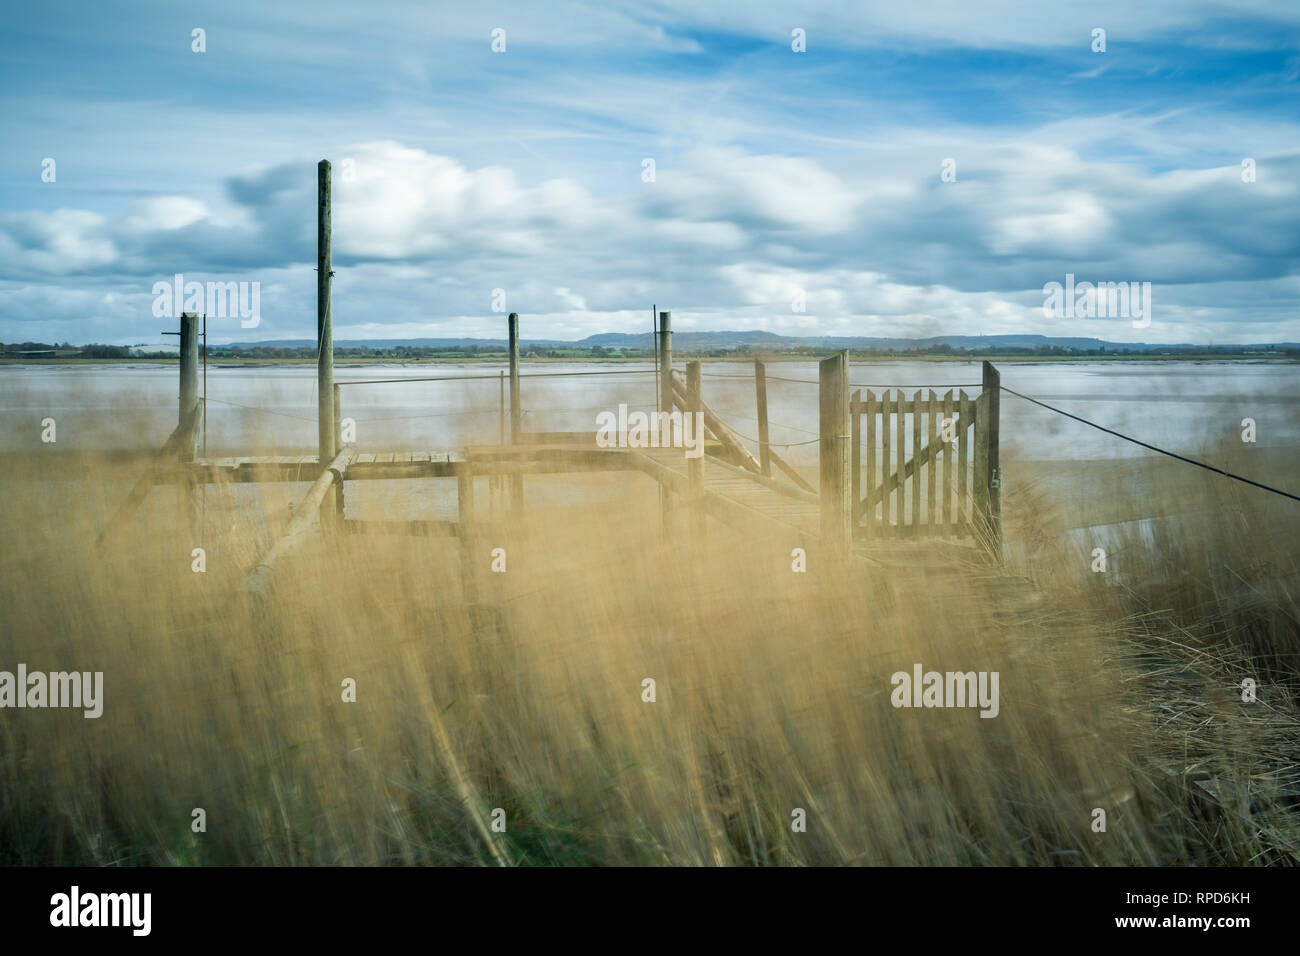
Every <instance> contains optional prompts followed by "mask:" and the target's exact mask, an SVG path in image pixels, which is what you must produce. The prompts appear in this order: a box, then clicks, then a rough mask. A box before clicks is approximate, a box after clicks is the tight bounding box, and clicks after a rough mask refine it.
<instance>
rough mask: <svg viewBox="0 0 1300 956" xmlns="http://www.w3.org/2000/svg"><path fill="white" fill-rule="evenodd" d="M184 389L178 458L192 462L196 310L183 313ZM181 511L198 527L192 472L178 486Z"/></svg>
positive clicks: (196, 378) (195, 439)
mask: <svg viewBox="0 0 1300 956" xmlns="http://www.w3.org/2000/svg"><path fill="white" fill-rule="evenodd" d="M180 371H181V391H180V403H179V405H180V407H179V409H178V412H177V424H178V425H183V426H187V430H186V432H185V434H184V435H183V436H182V437H181V439H180V446H179V448H178V449H177V451H178V454H177V457H178V458H179V459H180V461H181V462H182V463H188V462H192V461H193V460H194V455H195V453H196V452H197V451H198V442H199V414H200V412H199V317H198V315H197V314H195V313H193V312H182V313H181V350H180ZM178 491H179V494H178V503H179V505H180V508H181V513H182V514H183V515H185V518H186V520H187V521H188V522H189V527H190V531H191V533H193V534H195V535H197V534H199V532H200V528H199V486H198V481H197V479H196V478H195V476H194V473H193V472H187V473H186V475H185V478H184V480H183V481H182V482H181V483H180V485H179V487H178Z"/></svg>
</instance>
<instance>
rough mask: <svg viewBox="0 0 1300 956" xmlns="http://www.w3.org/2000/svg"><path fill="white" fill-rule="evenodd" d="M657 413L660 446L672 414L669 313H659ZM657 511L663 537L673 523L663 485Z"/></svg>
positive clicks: (662, 485) (670, 324) (671, 329)
mask: <svg viewBox="0 0 1300 956" xmlns="http://www.w3.org/2000/svg"><path fill="white" fill-rule="evenodd" d="M659 381H660V383H661V386H660V389H659V412H660V415H661V416H662V417H661V419H660V435H659V443H660V444H661V445H662V444H663V440H664V434H663V432H664V430H665V429H668V428H670V427H671V425H670V424H669V421H670V418H669V416H671V415H672V412H673V314H672V313H671V312H660V313H659ZM659 511H660V514H661V515H662V519H663V520H662V527H663V533H664V534H665V535H671V534H672V521H673V500H672V494H671V492H669V490H668V488H667V486H666V485H664V484H662V483H661V484H660V485H659Z"/></svg>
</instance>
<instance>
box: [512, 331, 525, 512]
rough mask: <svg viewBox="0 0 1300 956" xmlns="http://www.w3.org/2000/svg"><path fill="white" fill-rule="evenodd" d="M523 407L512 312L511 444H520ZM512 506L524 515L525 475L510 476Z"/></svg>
mask: <svg viewBox="0 0 1300 956" xmlns="http://www.w3.org/2000/svg"><path fill="white" fill-rule="evenodd" d="M523 414H524V413H523V409H522V408H521V407H520V405H519V313H518V312H511V313H510V444H512V445H518V444H519V440H520V435H519V433H520V432H521V431H522V430H523ZM510 508H511V511H512V512H513V515H514V518H515V519H516V520H519V519H520V518H522V517H523V515H524V476H523V475H512V476H511V477H510Z"/></svg>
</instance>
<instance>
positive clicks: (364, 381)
mask: <svg viewBox="0 0 1300 956" xmlns="http://www.w3.org/2000/svg"><path fill="white" fill-rule="evenodd" d="M652 374H654V369H641V368H636V369H608V370H606V371H601V372H527V373H524V374H521V375H520V376H519V377H520V378H564V377H565V376H572V375H652ZM500 378H501V373H500V371H498V372H497V374H496V375H435V376H431V377H427V378H426V377H421V378H350V379H345V380H344V381H341V382H335V383H334V384H336V385H403V384H405V383H407V382H475V381H493V382H496V381H500Z"/></svg>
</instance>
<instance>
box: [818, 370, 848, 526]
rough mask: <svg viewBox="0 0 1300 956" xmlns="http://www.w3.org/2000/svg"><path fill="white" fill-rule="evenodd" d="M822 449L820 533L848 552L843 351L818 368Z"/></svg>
mask: <svg viewBox="0 0 1300 956" xmlns="http://www.w3.org/2000/svg"><path fill="white" fill-rule="evenodd" d="M817 378H818V383H819V390H818V398H819V401H818V412H819V428H818V431H819V433H820V439H821V440H820V443H819V446H820V450H821V490H820V498H821V532H822V540H823V541H824V542H825V544H826V545H827V546H828V547H830V548H833V549H835V550H839V551H847V550H848V549H849V545H850V543H851V540H852V539H851V534H852V520H853V502H852V500H851V498H850V495H851V493H852V492H851V488H850V485H849V353H848V350H847V349H846V350H845V351H843V352H838V353H836V354H835V355H832V356H831V357H830V358H828V359H823V360H822V361H821V363H820V365H819V367H818V376H817Z"/></svg>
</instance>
